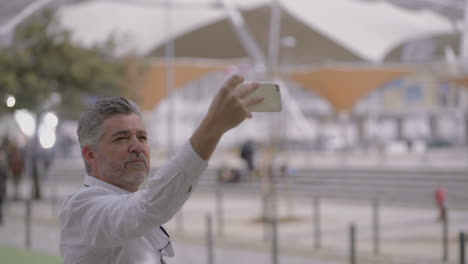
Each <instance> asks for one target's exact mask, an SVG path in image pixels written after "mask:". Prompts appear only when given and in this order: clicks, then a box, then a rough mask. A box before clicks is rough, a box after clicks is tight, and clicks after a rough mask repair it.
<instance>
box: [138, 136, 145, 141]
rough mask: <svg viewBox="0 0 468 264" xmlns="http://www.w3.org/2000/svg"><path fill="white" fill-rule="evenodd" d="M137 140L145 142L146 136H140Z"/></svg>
mask: <svg viewBox="0 0 468 264" xmlns="http://www.w3.org/2000/svg"><path fill="white" fill-rule="evenodd" d="M139 139H140V141H141V142H146V140H147V138H146V136H140V137H139Z"/></svg>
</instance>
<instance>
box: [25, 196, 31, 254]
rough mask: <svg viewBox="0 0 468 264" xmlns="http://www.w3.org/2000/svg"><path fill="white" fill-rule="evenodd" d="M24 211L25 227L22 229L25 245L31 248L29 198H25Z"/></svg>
mask: <svg viewBox="0 0 468 264" xmlns="http://www.w3.org/2000/svg"><path fill="white" fill-rule="evenodd" d="M25 205H26V208H25V210H26V212H25V221H24V224H25V229H24V235H25V238H24V240H25V246H26V248H27V249H31V198H27V199H26V204H25Z"/></svg>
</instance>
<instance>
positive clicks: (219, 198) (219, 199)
mask: <svg viewBox="0 0 468 264" xmlns="http://www.w3.org/2000/svg"><path fill="white" fill-rule="evenodd" d="M215 188H216V189H215V203H216V219H217V222H218V236H220V237H222V236H223V235H224V211H223V190H222V188H221V183H220V182H217V183H216V187H215Z"/></svg>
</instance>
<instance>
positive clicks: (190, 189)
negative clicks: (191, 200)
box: [188, 185, 192, 193]
mask: <svg viewBox="0 0 468 264" xmlns="http://www.w3.org/2000/svg"><path fill="white" fill-rule="evenodd" d="M191 191H192V185H190V188H189V189H188V193H189V192H191Z"/></svg>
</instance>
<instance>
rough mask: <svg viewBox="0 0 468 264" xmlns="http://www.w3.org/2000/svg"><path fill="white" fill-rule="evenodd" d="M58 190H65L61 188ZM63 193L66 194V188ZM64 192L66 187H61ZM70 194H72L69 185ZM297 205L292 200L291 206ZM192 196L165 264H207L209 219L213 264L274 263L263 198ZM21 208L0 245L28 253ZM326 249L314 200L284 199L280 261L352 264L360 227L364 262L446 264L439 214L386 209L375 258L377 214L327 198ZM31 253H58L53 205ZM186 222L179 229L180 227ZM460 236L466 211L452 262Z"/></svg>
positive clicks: (35, 233) (0, 230)
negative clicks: (317, 240) (317, 236)
mask: <svg viewBox="0 0 468 264" xmlns="http://www.w3.org/2000/svg"><path fill="white" fill-rule="evenodd" d="M59 187H60V186H59ZM61 189H62V188H61ZM64 189H66V188H64ZM68 189H72V188H71V187H70V186H69V187H68ZM291 199H292V200H291ZM216 201H220V200H219V199H215V196H214V194H212V193H204V192H195V193H194V195H193V196H192V198H191V199H190V200H189V201H188V202H187V204H186V205H185V206H184V208H183V210H182V214H180V215H178V216H176V217H175V218H174V219H173V220H171V221H170V222H169V223H167V224H166V228H167V229H168V231H169V232H170V234H171V236H172V238H173V241H174V245H175V250H176V254H177V255H176V257H175V258H173V259H168V263H171V264H182V263H200V264H202V263H207V261H206V251H207V250H206V247H205V244H206V243H205V242H206V217H207V215H208V214H210V215H211V216H212V218H213V221H212V222H213V223H214V226H213V227H212V228H213V233H214V234H215V237H214V244H215V256H214V259H215V263H245V262H250V263H265V264H267V263H272V261H271V259H272V257H271V251H270V249H271V242H270V241H271V236H270V235H265V233H264V231H265V230H268V229H264V228H263V225H262V223H261V221H260V216H261V212H262V205H261V199H260V196H259V195H258V194H251V195H245V194H242V195H240V194H235V193H230V194H226V195H224V196H223V199H222V203H216ZM24 204H25V203H24V202H20V201H16V202H11V203H10V204H9V205H8V207H7V208H6V219H5V224H4V225H3V226H1V227H0V246H2V245H8V246H14V247H24V245H25V242H24V241H25V225H24V215H25V206H24ZM221 204H222V208H223V209H222V212H223V216H224V217H223V222H224V225H223V229H222V236H220V235H219V234H220V233H221V231H220V226H219V225H218V223H219V221H218V219H219V218H218V215H217V214H216V212H219V211H217V209H216V208H220V207H217V206H220V205H221ZM320 208H321V230H322V235H321V237H322V240H321V249H315V248H314V232H313V220H312V219H313V217H312V201H311V200H307V199H303V198H301V199H299V198H290V197H289V198H288V199H286V197H279V201H278V212H279V216H280V219H282V221H280V223H279V225H278V238H279V252H280V258H279V263H288V264H289V263H297V264H302V263H304V264H305V263H322V264H338V263H348V247H349V244H348V241H349V238H348V227H349V224H350V223H355V225H356V227H357V256H358V260H359V263H441V262H442V261H441V256H442V244H441V233H442V231H441V230H442V227H441V224H440V223H438V222H437V221H436V220H435V219H436V212H435V210H434V209H431V208H426V209H421V208H419V209H418V208H401V207H393V206H390V205H385V204H383V205H382V207H381V210H380V219H381V221H380V228H381V233H380V235H381V245H380V255H379V256H377V257H375V256H374V255H373V253H372V252H373V244H372V241H373V240H372V238H373V233H372V210H371V206H370V204H366V203H357V202H350V201H337V200H322V201H320ZM32 215H33V226H32V248H33V249H35V250H39V251H44V252H48V253H52V254H58V239H59V228H58V222H57V218H56V208H55V209H54V208H53V206H52V203H51V202H50V201H46V202H36V203H34V205H33V214H32ZM180 223H182V224H180ZM460 230H468V211H452V212H450V230H449V232H450V240H449V259H450V263H457V262H456V259H457V258H458V256H457V255H458V241H457V234H458V232H459V231H460Z"/></svg>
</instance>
